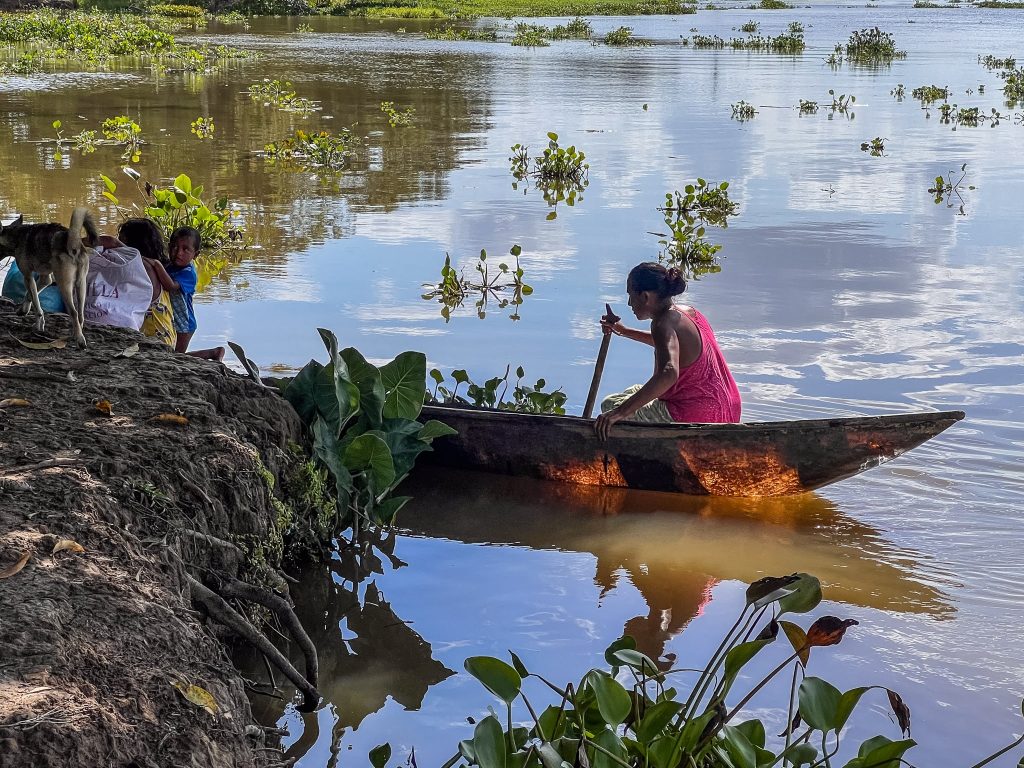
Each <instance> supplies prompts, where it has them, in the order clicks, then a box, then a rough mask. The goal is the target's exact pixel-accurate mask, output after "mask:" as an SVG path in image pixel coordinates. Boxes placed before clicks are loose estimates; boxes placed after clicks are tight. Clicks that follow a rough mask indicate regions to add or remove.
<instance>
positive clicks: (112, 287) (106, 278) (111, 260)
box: [85, 246, 153, 331]
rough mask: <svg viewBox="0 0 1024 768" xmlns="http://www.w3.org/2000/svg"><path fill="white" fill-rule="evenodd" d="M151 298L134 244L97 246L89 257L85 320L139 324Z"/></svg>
mask: <svg viewBox="0 0 1024 768" xmlns="http://www.w3.org/2000/svg"><path fill="white" fill-rule="evenodd" d="M152 301H153V283H152V282H150V280H149V273H148V272H146V266H145V264H143V263H142V256H141V255H140V254H139V252H138V251H137V250H135V249H134V248H129V247H128V246H121V247H119V248H105V249H102V250H97V251H96V252H95V253H93V254H92V255H91V256H90V257H89V277H88V281H87V287H86V296H85V321H86V322H87V323H93V324H95V325H116V326H119V327H121V328H133V329H135V330H136V331H137V330H139V329H140V328H141V327H142V321H143V320H144V319H145V316H146V310H147V309H149V305H150V303H151V302H152Z"/></svg>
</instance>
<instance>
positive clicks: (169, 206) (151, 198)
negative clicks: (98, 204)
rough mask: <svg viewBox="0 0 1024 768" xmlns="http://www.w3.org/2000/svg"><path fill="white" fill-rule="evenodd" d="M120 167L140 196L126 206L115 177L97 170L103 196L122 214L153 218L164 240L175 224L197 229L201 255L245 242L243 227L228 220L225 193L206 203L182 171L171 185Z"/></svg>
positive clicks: (229, 217)
mask: <svg viewBox="0 0 1024 768" xmlns="http://www.w3.org/2000/svg"><path fill="white" fill-rule="evenodd" d="M123 170H124V173H125V175H127V176H128V177H129V178H130V179H132V181H134V182H135V188H136V190H137V191H138V193H139V198H140V202H132V203H131V204H130V206H129V207H125V206H124V205H123V204H122V201H121V198H119V197H118V196H117V194H116V193H117V189H118V187H117V184H116V183H115V182H114V180H113V179H111V178H110V177H109V176H104V175H103V174H100V179H101V180H102V182H103V186H104V189H103V191H102V194H103V197H105V198H106V199H107V200H109V201H110V202H111V203H113V205H114V207H115V208H116V209H117V211H118V213H119V214H120V215H121V216H122V218H126V219H127V218H130V217H133V216H145V217H146V218H149V219H152V220H153V221H154V222H156V224H157V226H159V227H160V230H161V232H162V233H163V236H164V240H167V239H169V238H170V236H171V233H172V232H173V231H174V230H176V229H177V228H178V227H193V228H195V229H197V230H198V231H199V235H200V237H201V239H202V244H203V250H204V253H203V254H201V255H200V258H213V257H214V254H213V252H214V251H216V250H218V249H221V248H225V247H230V246H231V245H232V244H236V243H237V244H239V245H242V244H244V243H243V234H242V231H241V230H240V229H239V228H237V227H234V226H232V224H231V219H232V218H233V216H234V215H235V214H234V213H233V212H232V211H231V210H230V209H229V208H228V199H227V198H226V197H222V198H220V199H218V200H217V201H216V202H215V203H214V204H213V205H212V206H209V205H207V204H206V203H205V202H203V199H202V194H203V187H202V185H194V184H193V182H192V179H191V178H189V177H188V176H187V175H186V174H184V173H182V174H180V175H179V176H177V177H176V178H175V179H174V181H173V182H171V184H170V186H167V187H158V186H155V185H153V184H151V183H150V182H148V181H146V182H143V181H142V177H141V175H140V174H139V172H138V171H136V170H135V169H134V168H127V167H126V168H124V169H123Z"/></svg>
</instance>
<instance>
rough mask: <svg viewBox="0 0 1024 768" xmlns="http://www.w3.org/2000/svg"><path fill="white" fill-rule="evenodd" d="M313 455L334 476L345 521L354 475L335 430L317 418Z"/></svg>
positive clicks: (314, 429) (314, 425)
mask: <svg viewBox="0 0 1024 768" xmlns="http://www.w3.org/2000/svg"><path fill="white" fill-rule="evenodd" d="M313 453H314V454H315V455H316V457H317V458H318V459H320V461H322V462H323V463H324V464H325V465H326V467H327V469H329V470H330V471H331V474H332V475H334V483H335V487H336V489H337V494H338V509H339V510H340V511H341V515H342V519H343V521H344V519H345V518H346V517H347V516H348V505H349V501H350V500H351V498H352V492H353V491H354V490H355V486H354V484H353V482H352V474H351V473H350V472H349V471H348V468H347V467H346V466H345V464H344V463H343V462H342V453H343V450H342V447H341V446H340V445H339V444H338V438H337V436H336V435H335V433H334V428H333V427H332V426H330V425H329V424H328V423H327V422H326V421H324V420H323V419H322V418H320V417H317V420H316V423H314V424H313Z"/></svg>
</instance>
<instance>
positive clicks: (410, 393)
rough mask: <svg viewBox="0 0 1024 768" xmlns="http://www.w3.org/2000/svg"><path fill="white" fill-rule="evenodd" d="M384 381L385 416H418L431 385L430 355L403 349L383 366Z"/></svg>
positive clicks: (399, 417)
mask: <svg viewBox="0 0 1024 768" xmlns="http://www.w3.org/2000/svg"><path fill="white" fill-rule="evenodd" d="M380 375H381V379H382V380H383V382H384V391H385V399H384V418H385V419H415V418H416V417H417V416H419V415H420V411H421V410H422V409H423V396H424V393H425V392H426V386H427V356H426V355H424V354H423V353H422V352H403V353H402V354H400V355H399V356H398V357H396V358H395V359H394V360H392V361H391V362H390V363H388V364H387V365H385V366H384V367H383V368H381V369H380Z"/></svg>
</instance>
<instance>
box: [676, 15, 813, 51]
mask: <svg viewBox="0 0 1024 768" xmlns="http://www.w3.org/2000/svg"><path fill="white" fill-rule="evenodd" d="M794 25H796V26H794ZM691 44H692V45H693V47H694V48H698V49H707V48H710V49H713V50H718V49H722V48H732V49H734V50H739V51H765V52H767V53H803V51H804V48H805V47H806V43H805V42H804V33H803V27H802V26H800V22H796V21H795V22H793V24H792V25H790V29H789V30H787V32H786V33H784V34H781V35H777V36H775V37H763V36H760V35H752V36H750V37H745V38H744V37H734V38H732V39H731V40H725V39H724V38H722V37H719V36H718V35H694V36H693V37H692V38H691Z"/></svg>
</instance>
